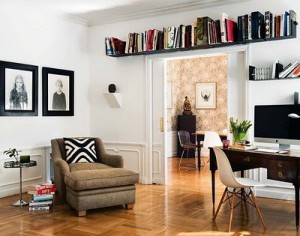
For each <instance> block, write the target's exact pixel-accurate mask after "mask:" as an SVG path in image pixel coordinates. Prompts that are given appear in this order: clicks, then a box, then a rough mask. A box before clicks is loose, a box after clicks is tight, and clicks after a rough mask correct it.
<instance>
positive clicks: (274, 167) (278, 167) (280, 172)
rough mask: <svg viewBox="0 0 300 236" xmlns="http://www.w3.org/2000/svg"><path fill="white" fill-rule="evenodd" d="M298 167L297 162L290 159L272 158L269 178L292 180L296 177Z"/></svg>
mask: <svg viewBox="0 0 300 236" xmlns="http://www.w3.org/2000/svg"><path fill="white" fill-rule="evenodd" d="M296 168H297V166H296V165H295V163H293V162H290V161H284V160H270V163H269V168H268V174H267V178H268V179H273V180H280V181H284V182H291V181H293V180H294V178H295V176H294V175H295V173H296Z"/></svg>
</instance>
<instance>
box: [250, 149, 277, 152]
mask: <svg viewBox="0 0 300 236" xmlns="http://www.w3.org/2000/svg"><path fill="white" fill-rule="evenodd" d="M255 151H257V152H268V153H277V152H278V150H275V149H268V148H257V149H256V150H255Z"/></svg>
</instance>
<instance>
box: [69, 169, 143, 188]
mask: <svg viewBox="0 0 300 236" xmlns="http://www.w3.org/2000/svg"><path fill="white" fill-rule="evenodd" d="M138 181H139V174H138V173H135V172H134V171H131V170H126V169H123V168H107V169H95V170H79V171H73V172H69V173H67V174H66V175H65V183H66V185H67V186H68V187H69V188H71V189H73V190H75V191H80V190H88V189H98V188H107V187H116V186H125V185H131V184H136V183H138Z"/></svg>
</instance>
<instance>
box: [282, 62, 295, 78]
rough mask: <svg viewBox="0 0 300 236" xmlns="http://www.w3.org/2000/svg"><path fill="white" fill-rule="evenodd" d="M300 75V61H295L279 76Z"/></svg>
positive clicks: (293, 76)
mask: <svg viewBox="0 0 300 236" xmlns="http://www.w3.org/2000/svg"><path fill="white" fill-rule="evenodd" d="M296 77H300V62H299V61H295V62H294V63H289V64H288V65H286V66H285V67H284V68H283V70H282V71H281V72H280V73H279V76H278V78H296Z"/></svg>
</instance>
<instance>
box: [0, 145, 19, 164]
mask: <svg viewBox="0 0 300 236" xmlns="http://www.w3.org/2000/svg"><path fill="white" fill-rule="evenodd" d="M20 152H21V151H20V150H17V149H15V148H10V149H8V150H6V151H4V152H3V154H5V155H8V156H9V157H14V158H15V159H16V162H19V153H20Z"/></svg>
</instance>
